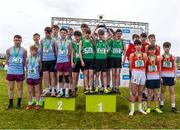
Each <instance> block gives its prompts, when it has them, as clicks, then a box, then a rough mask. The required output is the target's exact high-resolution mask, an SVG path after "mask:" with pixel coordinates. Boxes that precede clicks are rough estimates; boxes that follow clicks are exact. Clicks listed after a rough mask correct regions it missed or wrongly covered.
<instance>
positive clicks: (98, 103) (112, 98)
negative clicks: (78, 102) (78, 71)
mask: <svg viewBox="0 0 180 130" xmlns="http://www.w3.org/2000/svg"><path fill="white" fill-rule="evenodd" d="M86 112H116V95H86Z"/></svg>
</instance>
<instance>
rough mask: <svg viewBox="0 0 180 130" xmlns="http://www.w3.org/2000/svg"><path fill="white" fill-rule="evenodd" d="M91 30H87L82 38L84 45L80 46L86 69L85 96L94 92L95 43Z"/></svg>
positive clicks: (81, 57) (83, 64) (82, 63)
mask: <svg viewBox="0 0 180 130" xmlns="http://www.w3.org/2000/svg"><path fill="white" fill-rule="evenodd" d="M90 34H91V30H90V29H87V30H86V33H85V34H84V38H82V45H79V50H82V55H81V54H80V60H81V65H82V66H83V67H84V80H85V91H84V93H85V94H88V93H89V92H90V91H92V86H93V79H94V50H93V46H94V45H93V41H92V39H91V37H90Z"/></svg>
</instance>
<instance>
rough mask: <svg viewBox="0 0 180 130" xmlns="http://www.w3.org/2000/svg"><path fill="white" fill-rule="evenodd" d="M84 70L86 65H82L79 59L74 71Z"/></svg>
mask: <svg viewBox="0 0 180 130" xmlns="http://www.w3.org/2000/svg"><path fill="white" fill-rule="evenodd" d="M80 70H81V71H83V70H84V67H83V66H82V65H81V61H77V63H76V64H75V67H74V68H72V71H73V72H79V71H80Z"/></svg>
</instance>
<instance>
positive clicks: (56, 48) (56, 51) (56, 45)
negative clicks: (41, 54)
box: [55, 42, 58, 56]
mask: <svg viewBox="0 0 180 130" xmlns="http://www.w3.org/2000/svg"><path fill="white" fill-rule="evenodd" d="M55 54H56V56H57V55H58V43H57V42H56V43H55Z"/></svg>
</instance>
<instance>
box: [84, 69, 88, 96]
mask: <svg viewBox="0 0 180 130" xmlns="http://www.w3.org/2000/svg"><path fill="white" fill-rule="evenodd" d="M84 81H85V93H88V92H89V91H88V89H89V87H88V83H89V71H88V70H84Z"/></svg>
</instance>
